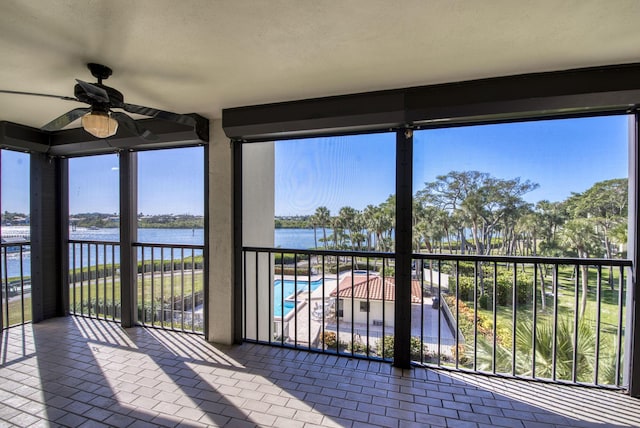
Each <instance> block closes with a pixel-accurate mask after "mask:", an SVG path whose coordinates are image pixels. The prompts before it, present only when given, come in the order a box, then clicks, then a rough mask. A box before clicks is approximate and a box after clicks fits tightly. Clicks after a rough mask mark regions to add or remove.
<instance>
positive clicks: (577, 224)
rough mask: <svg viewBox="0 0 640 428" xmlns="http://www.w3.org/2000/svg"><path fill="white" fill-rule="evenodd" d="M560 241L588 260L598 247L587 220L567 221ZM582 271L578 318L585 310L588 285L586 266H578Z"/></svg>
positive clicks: (587, 268)
mask: <svg viewBox="0 0 640 428" xmlns="http://www.w3.org/2000/svg"><path fill="white" fill-rule="evenodd" d="M561 240H562V242H563V243H564V244H565V246H566V247H568V248H570V249H572V250H575V251H576V252H577V253H578V257H581V258H588V257H589V256H590V255H592V254H593V253H594V252H595V251H596V249H597V248H598V246H599V242H598V237H597V236H596V233H595V227H594V224H593V222H592V221H591V220H590V219H587V218H575V219H571V220H569V221H567V222H566V223H565V224H564V226H563V228H562V233H561ZM580 269H581V271H582V297H581V299H580V318H582V317H583V316H584V311H585V310H586V309H587V292H588V291H589V290H588V285H589V276H588V273H589V272H588V270H589V266H588V265H586V264H583V265H580Z"/></svg>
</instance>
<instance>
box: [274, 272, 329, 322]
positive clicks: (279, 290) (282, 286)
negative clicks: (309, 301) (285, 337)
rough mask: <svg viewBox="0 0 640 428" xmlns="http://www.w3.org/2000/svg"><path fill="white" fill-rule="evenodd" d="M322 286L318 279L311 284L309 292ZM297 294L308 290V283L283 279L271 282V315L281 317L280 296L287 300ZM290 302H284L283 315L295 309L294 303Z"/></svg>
mask: <svg viewBox="0 0 640 428" xmlns="http://www.w3.org/2000/svg"><path fill="white" fill-rule="evenodd" d="M321 285H322V280H321V279H319V280H317V281H312V282H311V291H314V290H316V289H317V288H318V287H320V286H321ZM296 288H297V292H298V293H299V292H301V291H306V290H307V289H308V288H309V281H297V287H296V281H294V280H292V279H285V280H284V281H282V280H280V279H276V280H275V281H274V282H273V315H274V316H276V317H282V316H283V307H282V303H283V302H282V296H283V295H284V298H285V299H287V298H288V297H290V296H291V295H292V294H296ZM291 299H292V300H285V301H284V315H285V316H286V315H287V314H288V313H289V312H291V310H292V309H293V308H294V307H295V302H294V301H293V297H292V296H291Z"/></svg>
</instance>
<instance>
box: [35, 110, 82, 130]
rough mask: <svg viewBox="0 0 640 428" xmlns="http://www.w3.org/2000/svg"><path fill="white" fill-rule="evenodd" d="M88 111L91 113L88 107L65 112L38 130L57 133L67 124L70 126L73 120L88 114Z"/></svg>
mask: <svg viewBox="0 0 640 428" xmlns="http://www.w3.org/2000/svg"><path fill="white" fill-rule="evenodd" d="M90 111H91V108H89V107H83V108H75V109H73V110H71V111H68V112H66V113H65V114H63V115H62V116H60V117H57V118H55V119H53V120H52V121H51V122H49V123H47V124H46V125H44V126H43V127H42V128H40V129H42V130H44V131H58V130H60V129H62V128H64V127H65V126H67V125H68V124H70V123H71V122H73V121H74V120H76V119H79V118H81V117H82V116H84V115H85V114H87V113H89V112H90Z"/></svg>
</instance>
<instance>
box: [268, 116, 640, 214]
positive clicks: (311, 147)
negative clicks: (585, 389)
mask: <svg viewBox="0 0 640 428" xmlns="http://www.w3.org/2000/svg"><path fill="white" fill-rule="evenodd" d="M627 128H628V119H627V117H626V116H609V117H596V118H581V119H565V120H554V121H535V122H521V123H511V124H499V125H478V126H467V127H459V128H449V129H436V130H422V131H416V132H415V134H414V167H413V169H414V180H413V182H414V184H413V186H414V192H415V191H417V190H419V189H421V188H423V187H424V183H425V182H429V181H434V180H435V178H436V177H437V176H438V175H444V174H447V173H448V172H450V171H465V170H477V171H481V172H488V173H490V174H491V175H492V176H494V177H496V178H502V179H512V178H516V177H520V178H521V179H522V180H527V179H528V180H530V181H532V182H534V183H538V184H539V185H540V187H539V188H538V189H537V190H534V191H532V192H530V193H528V194H527V195H526V196H525V199H526V200H527V201H529V202H533V203H535V202H538V201H540V200H542V199H548V200H550V201H561V200H564V199H565V198H566V197H567V196H569V195H570V194H571V193H572V192H582V191H584V190H586V189H588V188H589V187H591V186H592V185H593V184H594V183H596V182H598V181H602V180H606V179H610V178H622V177H627V176H628V161H627V159H628V148H627V147H628V137H627ZM394 151H395V134H394V133H384V134H374V135H360V136H350V137H331V138H316V139H308V140H292V141H281V142H278V143H277V145H276V204H275V205H276V215H294V214H312V213H313V212H314V211H315V208H316V207H318V206H322V205H324V206H327V207H328V208H329V209H330V211H331V212H332V214H336V213H337V212H338V210H339V209H340V208H341V207H343V206H351V207H353V208H356V209H359V210H361V209H363V208H364V207H365V206H366V205H367V204H374V205H377V204H380V203H381V202H383V201H384V200H385V199H386V198H387V197H388V196H389V195H390V194H392V193H395V172H394V168H395V154H394Z"/></svg>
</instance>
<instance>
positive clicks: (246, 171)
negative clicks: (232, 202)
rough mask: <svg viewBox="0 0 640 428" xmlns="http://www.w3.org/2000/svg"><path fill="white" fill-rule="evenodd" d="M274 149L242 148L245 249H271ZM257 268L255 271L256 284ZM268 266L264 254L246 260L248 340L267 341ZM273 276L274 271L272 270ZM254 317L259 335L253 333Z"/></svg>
mask: <svg viewBox="0 0 640 428" xmlns="http://www.w3.org/2000/svg"><path fill="white" fill-rule="evenodd" d="M274 168H275V146H274V143H271V142H267V143H252V144H245V145H244V146H243V148H242V240H243V246H245V247H273V246H274V215H275V187H274V185H275V181H274V180H275V173H274V171H275V169H274ZM256 265H257V268H258V272H257V274H258V276H257V284H256ZM269 265H271V266H273V263H272V260H270V258H269V256H268V255H267V254H260V255H259V256H258V260H257V263H256V258H255V253H250V254H248V255H247V258H246V266H245V269H244V271H243V272H246V278H245V284H246V288H245V292H246V295H245V301H246V308H247V310H246V320H247V322H246V327H245V331H246V335H247V338H250V339H258V340H269V325H271V324H272V318H273V317H272V315H273V309H272V307H273V302H272V300H273V299H270V298H269V287H271V286H272V282H271V278H269ZM271 276H273V269H272V270H271ZM256 314H257V315H258V320H257V321H258V325H259V327H258V331H256Z"/></svg>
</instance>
